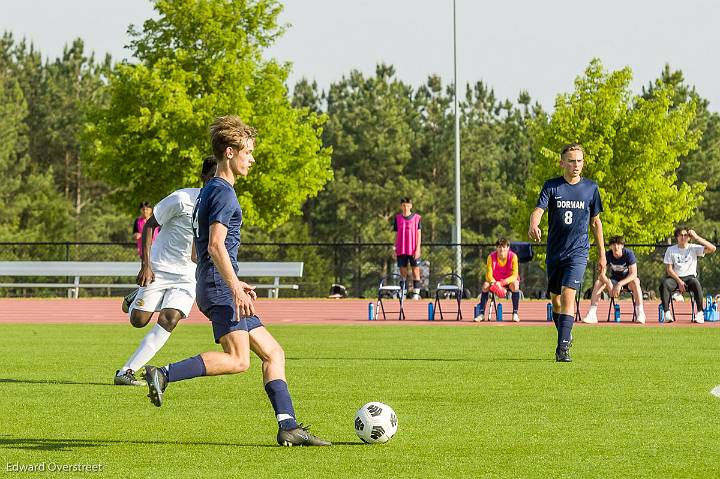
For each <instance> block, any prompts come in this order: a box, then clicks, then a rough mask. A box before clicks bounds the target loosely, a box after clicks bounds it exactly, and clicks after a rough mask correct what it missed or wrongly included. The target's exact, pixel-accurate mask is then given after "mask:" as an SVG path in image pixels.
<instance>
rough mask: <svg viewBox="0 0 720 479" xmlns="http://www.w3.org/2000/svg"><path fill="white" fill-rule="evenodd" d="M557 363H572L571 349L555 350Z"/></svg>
mask: <svg viewBox="0 0 720 479" xmlns="http://www.w3.org/2000/svg"><path fill="white" fill-rule="evenodd" d="M555 361H557V362H559V363H571V362H572V359H570V349H569V348H557V349H555Z"/></svg>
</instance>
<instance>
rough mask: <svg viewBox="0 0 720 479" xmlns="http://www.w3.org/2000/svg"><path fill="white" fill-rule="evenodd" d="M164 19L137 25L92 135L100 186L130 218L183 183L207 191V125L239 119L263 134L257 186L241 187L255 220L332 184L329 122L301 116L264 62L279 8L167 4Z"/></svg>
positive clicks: (217, 0)
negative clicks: (202, 177) (202, 183)
mask: <svg viewBox="0 0 720 479" xmlns="http://www.w3.org/2000/svg"><path fill="white" fill-rule="evenodd" d="M155 9H156V11H157V13H158V18H157V19H151V20H147V21H146V22H145V23H144V26H143V29H142V31H138V30H135V29H134V28H131V30H130V33H131V35H132V36H133V40H132V42H131V47H132V48H133V50H134V54H135V57H136V58H138V60H139V63H137V64H127V63H124V64H120V65H117V67H116V70H115V72H114V73H113V74H112V75H111V77H110V102H109V105H108V107H107V108H101V109H99V110H98V111H96V112H95V114H94V115H93V118H92V121H91V122H90V123H89V124H88V127H87V130H86V135H85V139H86V141H87V142H88V144H89V145H90V147H89V148H88V153H89V155H90V163H91V164H90V166H91V171H92V173H93V174H94V175H95V176H96V177H97V178H102V179H104V180H105V181H107V182H108V183H109V184H110V185H111V186H112V187H113V188H116V189H117V192H116V193H115V194H114V195H113V198H114V200H115V201H117V202H118V203H119V204H121V205H123V206H124V208H125V209H126V211H132V210H134V209H135V207H136V203H137V202H138V201H140V200H142V199H147V200H150V201H157V200H158V199H160V198H162V197H163V196H164V195H167V194H168V193H169V192H171V191H173V190H174V189H177V188H180V187H186V186H190V185H199V179H198V175H197V171H198V170H199V167H200V164H201V162H202V159H203V158H204V157H205V156H206V155H208V154H209V153H210V152H211V151H210V145H209V140H208V125H209V124H210V123H211V122H212V121H213V119H214V118H215V117H216V116H219V115H226V114H239V115H240V116H241V117H242V118H243V119H244V120H245V121H246V122H247V123H248V124H250V125H252V126H254V127H256V128H257V129H258V131H259V136H258V144H257V147H256V150H255V156H256V159H257V163H256V165H255V166H254V168H253V169H252V170H251V173H250V177H249V178H250V181H247V180H243V179H240V180H239V181H238V182H237V183H236V190H237V191H238V194H239V197H240V202H241V204H242V205H243V208H244V212H245V214H246V218H247V220H248V223H249V224H255V225H258V226H263V227H269V228H272V227H275V226H278V225H280V224H282V223H283V222H285V221H287V219H288V218H289V217H290V215H292V214H296V213H299V212H300V208H301V205H302V204H303V202H304V201H305V200H306V199H307V198H308V197H311V196H314V195H316V194H317V192H318V191H319V190H320V189H321V188H322V187H323V185H324V184H325V183H326V182H327V181H328V180H329V179H330V178H331V177H332V171H331V170H330V168H329V167H330V150H329V149H327V148H323V146H322V142H321V138H320V135H321V132H322V129H321V126H322V124H323V122H324V121H325V119H324V118H323V117H322V116H319V115H317V114H315V113H314V112H312V111H310V110H309V109H297V108H293V107H292V105H291V104H290V101H289V99H288V94H287V90H286V87H285V84H284V82H285V81H286V79H287V75H288V71H289V66H288V65H281V64H278V63H277V62H276V61H274V60H266V59H264V58H263V56H262V53H263V49H265V48H267V47H268V46H269V45H270V44H271V43H272V42H273V41H274V39H275V38H277V37H278V36H279V35H281V34H282V32H283V29H282V28H281V27H280V26H279V25H278V23H277V17H278V14H279V12H280V10H281V6H280V4H279V3H278V2H277V1H274V0H177V1H169V0H159V1H157V2H156V3H155Z"/></svg>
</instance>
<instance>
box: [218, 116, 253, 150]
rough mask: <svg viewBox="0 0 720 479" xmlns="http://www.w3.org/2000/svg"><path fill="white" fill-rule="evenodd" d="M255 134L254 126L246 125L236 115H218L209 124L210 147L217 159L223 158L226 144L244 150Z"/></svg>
mask: <svg viewBox="0 0 720 479" xmlns="http://www.w3.org/2000/svg"><path fill="white" fill-rule="evenodd" d="M256 136H257V132H256V131H255V128H253V127H251V126H248V125H246V124H245V122H243V121H242V119H240V117H239V116H237V115H227V116H219V117H217V118H215V121H213V123H212V125H210V138H211V142H212V149H213V154H214V155H215V158H216V159H217V161H222V160H223V159H224V158H225V149H226V148H227V147H228V146H230V147H233V148H237V149H238V150H244V149H245V148H246V147H247V145H248V142H249V141H250V140H255V137H256Z"/></svg>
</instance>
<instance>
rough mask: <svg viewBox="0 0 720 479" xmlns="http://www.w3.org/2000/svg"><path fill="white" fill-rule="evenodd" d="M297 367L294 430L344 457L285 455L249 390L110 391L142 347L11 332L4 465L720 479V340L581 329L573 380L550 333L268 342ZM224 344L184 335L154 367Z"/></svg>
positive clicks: (370, 334) (114, 330)
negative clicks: (381, 420)
mask: <svg viewBox="0 0 720 479" xmlns="http://www.w3.org/2000/svg"><path fill="white" fill-rule="evenodd" d="M269 329H270V330H271V331H272V332H273V334H274V335H275V336H276V337H277V338H278V339H279V340H280V342H281V343H282V344H283V345H284V347H285V350H286V355H287V358H288V361H287V369H288V377H289V379H290V390H291V392H292V393H293V397H294V401H295V406H296V410H297V413H298V417H299V419H300V420H301V421H303V422H306V423H310V424H312V426H313V429H312V430H313V431H315V432H317V433H318V435H320V436H322V437H326V438H328V439H330V440H332V441H333V442H334V443H335V445H334V446H333V447H331V448H281V447H278V446H277V445H276V443H275V433H276V423H275V420H274V416H273V414H272V409H271V407H270V404H269V402H268V400H267V397H266V396H265V392H264V390H263V388H262V387H261V373H260V367H259V362H258V361H257V360H256V358H254V363H253V367H252V368H251V370H250V371H249V372H248V373H245V374H243V375H236V376H230V377H214V378H199V379H196V380H192V381H185V382H181V383H175V384H171V385H170V387H169V388H168V391H167V393H166V402H165V404H164V405H163V407H162V408H155V407H154V406H152V405H151V404H150V402H149V401H148V400H147V398H146V397H145V394H146V390H145V388H134V387H117V386H111V385H110V382H111V378H112V375H113V373H114V371H115V369H116V368H117V367H118V366H120V365H122V363H123V362H124V359H125V358H126V356H127V355H129V354H130V353H131V352H132V351H133V350H134V348H135V347H136V345H137V343H138V341H139V340H140V338H141V337H142V336H143V334H144V333H145V331H144V330H139V331H138V330H133V329H131V328H130V327H127V326H121V325H117V326H115V325H102V326H101V325H87V326H86V325H2V326H1V327H0V331H1V333H2V343H1V346H0V348H1V349H0V351H2V370H1V372H0V407H1V409H0V410H1V411H2V415H1V416H2V419H1V421H0V425H1V429H0V455H1V456H2V460H3V461H2V462H3V463H2V464H0V466H2V468H3V469H2V474H0V475H2V476H3V477H37V476H39V475H40V474H37V473H34V474H23V473H13V472H9V471H8V467H10V466H12V465H13V464H16V463H19V464H20V465H24V464H25V465H26V464H37V463H45V464H46V467H49V465H50V464H101V465H102V471H101V472H98V473H88V474H79V473H68V472H65V473H57V474H52V473H49V472H45V473H43V474H42V477H52V476H53V475H56V476H59V477H123V478H131V477H142V478H149V477H172V478H181V477H187V478H199V477H243V478H264V477H282V478H295V477H320V478H326V477H327V478H341V477H348V478H370V477H371V478H397V477H420V478H422V477H428V478H440V477H447V478H458V477H513V478H525V477H537V478H546V477H583V478H587V477H611V478H620V477H633V478H634V477H662V478H667V477H702V478H709V477H720V445H719V444H720V438H719V436H720V433H719V431H720V428H719V427H718V425H719V424H718V423H719V422H720V400H719V399H716V398H715V397H713V396H712V395H710V394H709V391H710V389H711V388H712V387H714V386H715V385H716V384H718V383H720V371H718V367H717V361H718V358H719V356H720V354H719V353H718V344H720V329H716V328H676V327H666V328H654V327H653V328H650V327H647V328H643V327H580V328H576V329H575V332H574V335H575V346H574V347H573V351H572V352H573V358H574V362H573V363H570V364H557V363H555V362H554V361H553V360H552V353H553V342H554V329H553V328H551V327H479V328H472V327H432V326H387V325H382V326H324V325H317V326H296V325H281V326H271V327H270V328H269ZM211 344H212V333H211V330H210V327H209V325H181V326H180V327H179V328H178V329H177V330H176V332H175V333H174V335H173V338H171V340H170V342H169V343H168V345H167V346H166V347H165V349H164V350H163V351H161V353H160V354H159V355H158V356H157V357H156V361H154V362H155V363H156V364H165V363H167V362H169V361H172V360H178V359H182V358H184V357H186V356H189V355H193V354H196V353H198V352H200V351H202V350H205V349H207V348H208V347H209V346H210V345H211ZM373 400H374V401H382V402H386V403H388V404H390V405H391V406H392V407H393V408H394V409H395V411H396V412H397V415H398V419H399V430H398V434H397V435H396V436H395V438H394V439H392V440H391V441H390V442H389V443H387V444H385V445H365V444H363V443H361V441H360V440H359V439H358V438H357V437H356V436H355V433H354V431H353V418H354V413H355V410H356V409H357V408H358V407H359V406H361V405H362V404H363V403H365V402H368V401H373Z"/></svg>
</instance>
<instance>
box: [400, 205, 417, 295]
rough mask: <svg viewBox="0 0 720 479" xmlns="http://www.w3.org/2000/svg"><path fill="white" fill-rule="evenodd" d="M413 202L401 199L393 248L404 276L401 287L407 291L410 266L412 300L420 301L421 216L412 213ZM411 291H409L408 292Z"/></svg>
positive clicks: (401, 274) (401, 273)
mask: <svg viewBox="0 0 720 479" xmlns="http://www.w3.org/2000/svg"><path fill="white" fill-rule="evenodd" d="M412 206H413V205H412V200H411V199H410V198H407V197H405V198H401V199H400V208H401V210H402V212H401V213H398V214H396V215H395V218H394V219H393V231H396V232H397V235H396V236H395V246H393V255H394V257H395V258H396V259H397V265H398V267H399V268H400V276H402V280H401V284H400V286H402V287H403V289H406V284H407V283H406V280H407V276H408V265H410V266H411V267H412V276H413V287H412V291H411V295H410V298H411V299H420V268H419V267H418V264H419V262H420V245H421V231H422V225H421V224H420V219H421V216H420V215H419V214H417V213H413V212H412ZM408 291H409V290H408Z"/></svg>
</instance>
